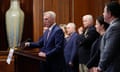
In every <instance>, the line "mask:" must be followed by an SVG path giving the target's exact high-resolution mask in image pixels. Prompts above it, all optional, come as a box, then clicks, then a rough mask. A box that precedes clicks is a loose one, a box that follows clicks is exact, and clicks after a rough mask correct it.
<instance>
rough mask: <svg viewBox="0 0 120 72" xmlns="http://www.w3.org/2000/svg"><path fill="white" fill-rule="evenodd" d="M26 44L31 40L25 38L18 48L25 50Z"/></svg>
mask: <svg viewBox="0 0 120 72" xmlns="http://www.w3.org/2000/svg"><path fill="white" fill-rule="evenodd" d="M26 42H32V39H31V38H27V39H26V40H25V41H23V42H21V44H20V48H21V49H24V48H26V46H25V43H26Z"/></svg>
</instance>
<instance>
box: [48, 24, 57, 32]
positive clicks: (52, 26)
mask: <svg viewBox="0 0 120 72" xmlns="http://www.w3.org/2000/svg"><path fill="white" fill-rule="evenodd" d="M55 25H56V23H54V24H53V25H52V26H51V27H50V28H49V31H51V30H52V28H53V27H54V26H55Z"/></svg>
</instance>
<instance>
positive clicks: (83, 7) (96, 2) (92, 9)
mask: <svg viewBox="0 0 120 72" xmlns="http://www.w3.org/2000/svg"><path fill="white" fill-rule="evenodd" d="M109 1H110V0H92V1H91V0H74V22H75V23H76V24H77V27H79V26H81V25H82V16H83V15H86V14H92V15H93V17H94V20H95V18H96V17H98V16H99V15H102V12H103V8H104V4H105V3H106V2H109Z"/></svg>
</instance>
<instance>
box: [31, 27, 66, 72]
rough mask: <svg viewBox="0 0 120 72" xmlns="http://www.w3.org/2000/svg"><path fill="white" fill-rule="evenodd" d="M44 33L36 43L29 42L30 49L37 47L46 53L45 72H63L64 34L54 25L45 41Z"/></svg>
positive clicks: (45, 34) (45, 35)
mask: <svg viewBox="0 0 120 72" xmlns="http://www.w3.org/2000/svg"><path fill="white" fill-rule="evenodd" d="M47 32H48V31H46V32H45V33H44V34H43V36H42V37H41V38H40V39H39V41H38V42H36V43H35V42H31V43H30V47H39V48H41V49H40V50H41V51H42V52H45V53H46V56H47V57H46V59H47V61H46V63H45V65H46V68H45V69H46V70H47V71H45V72H63V69H64V63H65V60H64V53H63V52H64V33H63V31H62V29H60V27H58V26H57V25H55V26H54V27H53V28H52V30H51V32H50V35H49V38H48V40H47Z"/></svg>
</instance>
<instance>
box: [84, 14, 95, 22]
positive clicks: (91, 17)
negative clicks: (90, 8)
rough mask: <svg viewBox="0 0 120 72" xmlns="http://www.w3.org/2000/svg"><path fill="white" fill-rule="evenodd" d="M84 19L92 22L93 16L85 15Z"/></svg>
mask: <svg viewBox="0 0 120 72" xmlns="http://www.w3.org/2000/svg"><path fill="white" fill-rule="evenodd" d="M83 18H87V19H89V20H90V21H93V16H92V15H91V14H87V15H84V16H83Z"/></svg>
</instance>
